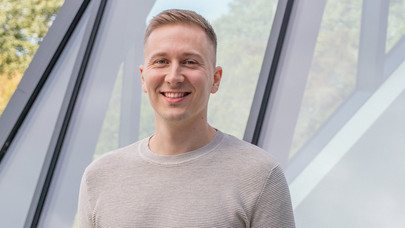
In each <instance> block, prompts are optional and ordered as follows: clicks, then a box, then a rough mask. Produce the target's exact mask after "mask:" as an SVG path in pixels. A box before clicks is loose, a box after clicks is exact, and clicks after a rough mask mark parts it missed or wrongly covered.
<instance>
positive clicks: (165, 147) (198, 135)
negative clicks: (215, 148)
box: [149, 120, 216, 155]
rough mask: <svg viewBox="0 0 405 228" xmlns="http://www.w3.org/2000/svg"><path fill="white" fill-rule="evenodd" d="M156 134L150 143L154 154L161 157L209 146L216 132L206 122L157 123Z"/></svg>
mask: <svg viewBox="0 0 405 228" xmlns="http://www.w3.org/2000/svg"><path fill="white" fill-rule="evenodd" d="M156 126H157V127H156V134H155V135H154V136H152V138H151V139H150V141H149V148H150V150H151V151H152V152H154V153H157V154H160V155H176V154H182V153H186V152H190V151H193V150H196V149H198V148H201V147H203V146H205V145H207V144H208V143H209V142H211V140H212V139H213V138H214V137H215V135H216V130H215V129H214V128H213V127H211V126H210V125H209V124H208V123H207V121H206V120H203V121H202V120H201V121H198V122H194V123H193V124H184V123H182V124H179V123H163V124H162V123H156Z"/></svg>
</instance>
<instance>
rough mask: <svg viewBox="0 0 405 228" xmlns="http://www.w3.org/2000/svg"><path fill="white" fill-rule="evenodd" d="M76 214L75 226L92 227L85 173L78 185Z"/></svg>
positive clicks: (80, 227) (81, 227)
mask: <svg viewBox="0 0 405 228" xmlns="http://www.w3.org/2000/svg"><path fill="white" fill-rule="evenodd" d="M77 213H78V215H77V218H78V220H77V224H78V227H79V228H88V227H93V222H92V221H93V219H92V218H93V215H92V214H93V213H92V209H91V206H90V201H89V195H88V189H87V178H86V172H85V173H84V174H83V177H82V181H81V183H80V191H79V202H78V212H77Z"/></svg>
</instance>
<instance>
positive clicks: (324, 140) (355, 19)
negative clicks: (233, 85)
mask: <svg viewBox="0 0 405 228" xmlns="http://www.w3.org/2000/svg"><path fill="white" fill-rule="evenodd" d="M317 3H318V4H313V2H312V1H309V0H308V1H306V0H304V1H299V2H296V3H295V5H294V7H295V9H296V11H295V12H294V11H293V13H294V14H293V17H292V21H291V22H290V23H291V27H290V28H289V32H288V35H287V37H286V44H285V46H284V47H285V49H284V50H283V52H284V55H283V58H282V60H281V62H280V64H279V69H278V72H277V78H276V82H275V85H274V89H273V91H272V97H273V100H271V103H270V104H269V107H268V110H270V111H268V113H266V115H267V116H266V119H265V127H264V130H263V132H262V135H261V138H260V140H259V142H260V143H261V146H262V147H264V148H265V149H267V150H269V151H270V153H272V154H275V155H277V156H278V158H279V160H280V161H282V165H283V166H284V168H285V171H286V176H287V179H288V181H289V183H290V190H291V195H292V201H293V206H294V211H295V218H296V223H297V227H304V228H305V227H311V228H313V227H404V226H405V219H404V217H403V216H402V215H403V214H404V213H405V209H404V207H403V204H404V203H405V195H404V194H403V192H404V191H405V183H404V182H403V181H399V180H403V179H404V178H405V176H404V175H405V168H404V165H403V161H404V153H403V148H404V146H405V143H404V142H405V141H404V140H403V136H404V135H405V122H404V121H403V116H404V115H405V54H404V53H405V51H404V48H405V38H404V35H405V33H404V32H403V31H404V30H403V29H402V27H401V24H402V23H403V15H405V11H404V8H403V7H402V6H403V4H404V1H384V0H376V1H360V0H356V1H353V0H350V1H349V0H344V1H327V0H324V1H317ZM394 6H395V7H396V8H395V9H394V8H393V7H394ZM394 33H395V35H394ZM386 49H389V50H388V51H387V50H386Z"/></svg>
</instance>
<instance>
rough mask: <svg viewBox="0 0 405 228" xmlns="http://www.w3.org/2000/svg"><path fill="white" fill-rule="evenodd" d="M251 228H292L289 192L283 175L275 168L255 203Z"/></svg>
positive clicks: (292, 220) (292, 219) (292, 217)
mask: <svg viewBox="0 0 405 228" xmlns="http://www.w3.org/2000/svg"><path fill="white" fill-rule="evenodd" d="M251 227H252V228H294V227H295V222H294V215H293V210H292V205H291V198H290V191H289V189H288V185H287V181H286V179H285V177H284V173H283V171H282V170H281V168H280V167H279V166H277V167H275V168H274V169H273V170H272V171H271V173H270V176H269V177H268V179H267V182H266V183H265V184H264V187H263V189H262V192H261V195H260V197H259V199H258V201H257V202H256V206H255V210H254V212H253V214H252V220H251Z"/></svg>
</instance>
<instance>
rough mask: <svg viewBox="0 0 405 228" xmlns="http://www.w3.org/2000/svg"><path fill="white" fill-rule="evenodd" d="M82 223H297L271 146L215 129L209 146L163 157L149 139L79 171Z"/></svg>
mask: <svg viewBox="0 0 405 228" xmlns="http://www.w3.org/2000/svg"><path fill="white" fill-rule="evenodd" d="M78 222H79V227H232V228H238V227H263V228H272V227H274V228H284V227H285V228H287V227H295V225H294V218H293V212H292V207H291V200H290V195H289V190H288V186H287V183H286V180H285V178H284V174H283V172H282V170H281V169H280V167H279V166H278V164H277V162H276V161H275V159H274V158H273V157H272V156H270V155H269V153H268V152H265V151H264V150H262V149H260V148H258V147H256V146H254V145H251V144H249V143H247V142H244V141H242V140H239V139H237V138H235V137H233V136H230V135H226V134H224V133H222V132H220V131H218V132H217V135H216V136H215V138H214V139H213V140H212V141H211V142H210V143H209V144H208V145H206V146H204V147H202V148H200V149H197V150H195V151H191V152H188V153H184V154H180V155H174V156H161V155H157V154H155V153H153V152H151V151H150V150H149V148H148V139H144V140H141V141H139V142H136V143H134V144H132V145H130V146H127V147H125V148H122V149H119V150H116V151H113V152H110V153H107V154H106V155H104V156H102V157H101V158H99V159H97V160H95V161H94V162H92V163H91V164H90V165H89V166H88V167H87V169H86V171H85V173H84V174H83V178H82V183H81V186H80V196H79V215H78Z"/></svg>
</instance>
